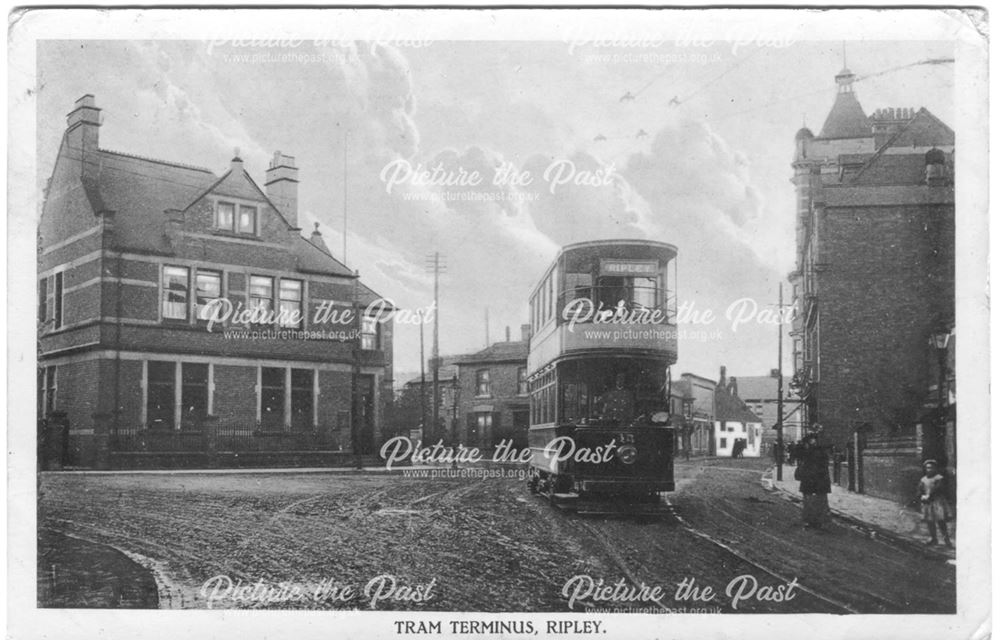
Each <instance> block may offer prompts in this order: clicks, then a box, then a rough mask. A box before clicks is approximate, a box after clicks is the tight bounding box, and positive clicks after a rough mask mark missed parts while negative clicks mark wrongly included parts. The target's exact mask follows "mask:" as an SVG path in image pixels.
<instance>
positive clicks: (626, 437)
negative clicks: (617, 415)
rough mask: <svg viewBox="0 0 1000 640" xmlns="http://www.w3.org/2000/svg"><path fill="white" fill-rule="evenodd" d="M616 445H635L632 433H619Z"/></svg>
mask: <svg viewBox="0 0 1000 640" xmlns="http://www.w3.org/2000/svg"><path fill="white" fill-rule="evenodd" d="M618 444H635V434H634V433H619V434H618Z"/></svg>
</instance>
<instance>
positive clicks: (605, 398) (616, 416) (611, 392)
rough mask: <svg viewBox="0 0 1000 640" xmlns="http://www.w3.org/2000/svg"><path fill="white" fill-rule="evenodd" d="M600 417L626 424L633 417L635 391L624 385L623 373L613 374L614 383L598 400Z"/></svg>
mask: <svg viewBox="0 0 1000 640" xmlns="http://www.w3.org/2000/svg"><path fill="white" fill-rule="evenodd" d="M597 404H598V406H599V409H600V412H601V418H603V419H604V420H610V421H611V422H616V423H618V424H628V423H629V422H632V420H633V419H634V418H635V393H633V391H632V390H631V389H628V388H626V387H625V374H624V373H619V374H618V375H617V376H615V385H614V386H613V387H612V388H610V389H608V390H607V391H606V392H604V393H603V394H602V395H601V397H600V398H599V400H598V403H597Z"/></svg>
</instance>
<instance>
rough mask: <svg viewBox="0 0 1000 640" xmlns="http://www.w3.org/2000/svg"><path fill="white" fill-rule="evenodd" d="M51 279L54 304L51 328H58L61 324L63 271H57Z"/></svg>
mask: <svg viewBox="0 0 1000 640" xmlns="http://www.w3.org/2000/svg"><path fill="white" fill-rule="evenodd" d="M53 280H54V282H55V286H54V287H53V292H52V296H53V297H52V299H53V306H54V309H53V311H52V328H53V329H60V328H62V326H63V272H62V271H60V272H59V273H57V274H56V275H55V277H54V278H53Z"/></svg>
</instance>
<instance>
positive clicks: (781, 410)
mask: <svg viewBox="0 0 1000 640" xmlns="http://www.w3.org/2000/svg"><path fill="white" fill-rule="evenodd" d="M784 302H785V300H784V286H783V284H782V283H781V282H779V283H778V317H779V318H781V320H782V321H781V322H779V323H778V424H777V427H776V428H777V430H778V440H777V442H776V443H775V446H776V447H777V448H778V451H777V455H776V456H775V460H776V461H777V465H776V466H777V469H776V471H775V472H774V473H775V476H774V477H775V479H777V480H778V482H781V479H782V478H781V470H782V467H784V466H785V437H784V435H785V434H784V431H785V404H784V399H783V397H782V396H783V395H784V392H785V390H784V382H785V381H784V377H783V374H782V367H781V342H782V333H783V332H784V331H783V329H782V324H783V323H784V315H783V311H784Z"/></svg>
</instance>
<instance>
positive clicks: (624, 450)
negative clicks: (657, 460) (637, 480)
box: [618, 444, 639, 464]
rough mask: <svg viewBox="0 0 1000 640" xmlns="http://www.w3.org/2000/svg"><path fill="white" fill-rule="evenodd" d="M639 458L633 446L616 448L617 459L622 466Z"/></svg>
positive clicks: (627, 445) (637, 451)
mask: <svg viewBox="0 0 1000 640" xmlns="http://www.w3.org/2000/svg"><path fill="white" fill-rule="evenodd" d="M637 457H639V450H638V449H636V448H635V446H634V445H631V444H626V445H624V446H621V447H618V459H619V460H621V461H622V462H623V463H624V464H632V463H634V462H635V459H636V458H637Z"/></svg>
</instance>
